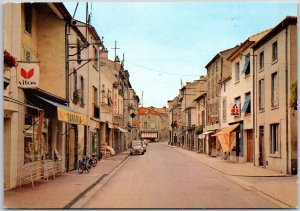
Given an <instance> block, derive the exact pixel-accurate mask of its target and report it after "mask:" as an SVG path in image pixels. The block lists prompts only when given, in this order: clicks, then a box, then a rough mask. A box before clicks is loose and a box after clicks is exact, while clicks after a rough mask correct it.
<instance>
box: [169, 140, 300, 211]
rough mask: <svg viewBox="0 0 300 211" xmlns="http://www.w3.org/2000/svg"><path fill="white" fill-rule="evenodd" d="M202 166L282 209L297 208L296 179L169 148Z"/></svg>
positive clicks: (270, 171) (178, 148) (274, 172)
mask: <svg viewBox="0 0 300 211" xmlns="http://www.w3.org/2000/svg"><path fill="white" fill-rule="evenodd" d="M168 146H169V147H171V148H173V149H174V150H177V151H178V152H180V153H183V154H185V155H187V156H189V157H191V158H193V159H194V160H196V161H198V162H200V163H201V164H203V165H206V166H208V167H209V168H212V169H214V170H216V171H218V172H219V173H221V174H223V175H225V176H227V178H229V179H230V180H232V181H233V182H235V183H238V184H240V185H241V186H243V187H245V188H247V189H253V190H257V191H258V192H260V193H262V194H263V195H265V196H267V197H271V198H272V199H275V200H276V201H278V202H280V203H281V204H282V205H283V206H284V207H287V208H289V207H291V208H297V207H298V177H297V176H290V175H285V174H282V173H280V172H277V171H272V170H268V169H265V168H262V167H257V166H253V164H252V163H242V164H241V163H235V162H230V161H226V160H221V159H220V158H216V157H211V156H208V155H204V154H199V153H196V152H194V151H189V150H186V149H183V148H180V147H176V146H170V145H168Z"/></svg>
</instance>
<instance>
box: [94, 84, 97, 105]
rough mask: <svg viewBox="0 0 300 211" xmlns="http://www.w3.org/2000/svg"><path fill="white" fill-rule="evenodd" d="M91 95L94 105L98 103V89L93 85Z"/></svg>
mask: <svg viewBox="0 0 300 211" xmlns="http://www.w3.org/2000/svg"><path fill="white" fill-rule="evenodd" d="M93 95H94V99H93V103H94V104H95V105H98V89H97V88H96V87H94V86H93Z"/></svg>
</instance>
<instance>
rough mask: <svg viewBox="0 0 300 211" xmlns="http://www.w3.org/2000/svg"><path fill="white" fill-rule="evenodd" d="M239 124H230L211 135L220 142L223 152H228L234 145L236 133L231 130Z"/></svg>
mask: <svg viewBox="0 0 300 211" xmlns="http://www.w3.org/2000/svg"><path fill="white" fill-rule="evenodd" d="M239 125H240V124H239V123H238V124H234V125H230V126H228V127H226V128H224V129H223V130H221V131H219V132H217V133H216V134H214V135H213V136H216V137H217V140H218V141H219V142H220V144H221V147H222V149H223V152H230V151H231V150H232V149H233V147H234V146H235V145H236V138H235V136H236V134H235V132H233V131H234V130H235V129H236V128H237V127H238V126H239Z"/></svg>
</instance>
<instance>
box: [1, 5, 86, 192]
mask: <svg viewBox="0 0 300 211" xmlns="http://www.w3.org/2000/svg"><path fill="white" fill-rule="evenodd" d="M12 17H13V18H12ZM70 18H71V16H70V14H69V13H68V11H67V10H66V8H65V7H64V5H63V4H61V3H34V4H31V3H19V4H11V3H7V4H5V5H4V27H5V30H4V32H5V33H4V49H6V50H7V51H8V52H10V53H11V54H12V55H13V56H14V57H16V60H17V62H18V66H17V68H15V67H12V66H11V65H7V63H6V61H5V59H4V67H5V68H4V76H5V77H6V78H8V79H9V80H8V81H7V82H8V84H7V86H6V88H5V91H4V140H5V143H4V147H5V150H4V152H5V153H4V187H5V189H9V188H13V187H16V185H17V183H18V181H19V177H20V173H21V168H22V166H24V164H27V163H36V164H37V165H43V163H44V162H45V161H47V160H49V161H55V160H57V159H58V157H59V158H60V157H61V158H62V160H61V162H60V165H61V168H62V169H64V168H65V166H66V140H67V139H66V136H65V133H66V130H67V125H68V124H75V125H85V124H86V118H85V115H84V114H82V113H80V112H79V111H77V110H74V109H71V108H70V107H69V105H68V103H69V101H68V98H67V96H68V94H67V93H68V91H67V80H66V78H67V77H68V72H67V69H66V57H65V48H66V43H65V40H66V39H65V37H66V36H65V33H66V31H65V28H66V23H67V22H68V20H70ZM57 37H61V39H57ZM53 70H55V71H53ZM16 78H17V80H16ZM53 83H55V85H53Z"/></svg>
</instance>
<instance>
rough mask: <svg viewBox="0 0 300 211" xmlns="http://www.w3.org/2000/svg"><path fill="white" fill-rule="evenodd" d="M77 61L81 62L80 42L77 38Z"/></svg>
mask: <svg viewBox="0 0 300 211" xmlns="http://www.w3.org/2000/svg"><path fill="white" fill-rule="evenodd" d="M77 63H78V64H81V43H80V40H79V39H77Z"/></svg>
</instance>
